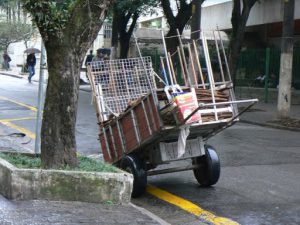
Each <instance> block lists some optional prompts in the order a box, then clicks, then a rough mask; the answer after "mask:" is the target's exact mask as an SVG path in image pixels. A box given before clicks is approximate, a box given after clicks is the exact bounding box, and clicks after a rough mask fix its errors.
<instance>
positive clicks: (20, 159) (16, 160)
mask: <svg viewBox="0 0 300 225" xmlns="http://www.w3.org/2000/svg"><path fill="white" fill-rule="evenodd" d="M0 158H3V159H5V160H7V161H8V162H10V163H11V164H13V165H15V166H16V167H18V168H27V169H32V168H41V160H40V158H37V157H29V156H26V155H22V154H4V153H0Z"/></svg>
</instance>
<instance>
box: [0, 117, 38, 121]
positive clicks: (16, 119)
mask: <svg viewBox="0 0 300 225" xmlns="http://www.w3.org/2000/svg"><path fill="white" fill-rule="evenodd" d="M35 119H36V118H35V117H24V118H13V119H1V120H0V122H12V121H20V120H35Z"/></svg>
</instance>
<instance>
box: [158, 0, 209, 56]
mask: <svg viewBox="0 0 300 225" xmlns="http://www.w3.org/2000/svg"><path fill="white" fill-rule="evenodd" d="M196 1H200V3H201V4H202V3H203V2H204V0H192V1H187V0H176V1H171V0H160V3H161V7H162V9H163V11H164V15H165V17H166V19H167V22H168V24H169V27H170V29H169V31H168V33H167V35H166V36H167V37H173V36H176V35H177V29H178V31H179V33H180V34H182V32H183V29H184V27H185V26H186V24H187V23H188V22H189V20H190V19H191V16H192V7H193V5H194V4H195V5H198V4H196V3H195V2H196ZM171 2H175V3H176V9H175V10H174V9H172V6H171ZM201 4H200V5H201ZM174 12H176V13H177V15H174ZM166 44H167V48H168V51H169V52H170V53H173V52H175V51H176V46H178V45H179V43H178V39H177V38H167V39H166Z"/></svg>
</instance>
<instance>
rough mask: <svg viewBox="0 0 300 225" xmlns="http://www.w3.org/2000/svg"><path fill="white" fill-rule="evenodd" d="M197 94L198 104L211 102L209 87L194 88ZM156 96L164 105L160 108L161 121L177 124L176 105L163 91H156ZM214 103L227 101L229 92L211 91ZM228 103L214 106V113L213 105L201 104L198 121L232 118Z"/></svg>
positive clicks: (206, 121)
mask: <svg viewBox="0 0 300 225" xmlns="http://www.w3.org/2000/svg"><path fill="white" fill-rule="evenodd" d="M195 92H196V95H197V101H198V104H199V106H201V104H207V103H208V104H209V103H213V97H212V91H211V90H210V89H202V88H197V89H195ZM157 96H158V99H159V101H162V102H165V105H164V107H162V108H161V109H160V113H161V118H162V120H163V123H164V124H166V125H170V126H175V125H178V121H177V117H178V107H177V105H176V104H175V102H174V101H168V99H167V96H166V94H165V93H164V92H163V91H158V92H157ZM213 96H214V101H215V103H221V102H228V101H229V93H228V91H227V90H226V89H225V90H215V91H213ZM228 106H229V105H226V104H224V105H220V106H218V105H217V106H216V113H215V110H214V107H213V106H203V107H200V108H199V111H198V112H199V113H200V115H201V120H200V121H199V122H200V123H208V122H213V121H216V120H223V119H230V118H232V112H231V111H230V110H228Z"/></svg>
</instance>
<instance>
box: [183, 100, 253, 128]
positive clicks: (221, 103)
mask: <svg viewBox="0 0 300 225" xmlns="http://www.w3.org/2000/svg"><path fill="white" fill-rule="evenodd" d="M248 102H251V103H252V104H250V105H249V106H248V107H246V108H245V109H246V110H248V109H249V108H250V107H251V106H253V105H254V104H255V103H256V102H258V99H257V98H255V99H248V100H239V101H230V102H216V103H209V104H205V103H200V104H199V106H198V107H197V108H196V109H195V110H194V111H193V112H192V113H191V114H190V115H188V116H187V117H186V118H185V119H184V121H183V124H185V123H186V122H187V121H188V120H189V119H190V118H191V117H192V116H193V115H194V114H195V113H196V112H197V111H198V110H199V109H201V108H202V107H205V106H216V105H226V104H238V103H248ZM246 110H242V112H241V113H238V114H237V115H236V116H235V117H234V119H236V118H237V117H238V116H239V115H241V114H242V113H244V112H245V111H246Z"/></svg>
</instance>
